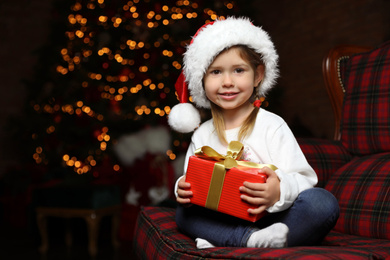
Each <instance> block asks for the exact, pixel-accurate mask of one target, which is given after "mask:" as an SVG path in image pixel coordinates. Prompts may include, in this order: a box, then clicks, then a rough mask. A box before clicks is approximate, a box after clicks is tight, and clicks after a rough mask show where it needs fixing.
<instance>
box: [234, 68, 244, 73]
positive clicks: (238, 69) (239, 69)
mask: <svg viewBox="0 0 390 260" xmlns="http://www.w3.org/2000/svg"><path fill="white" fill-rule="evenodd" d="M244 71H245V70H244V69H242V68H237V69H236V72H237V73H242V72H244Z"/></svg>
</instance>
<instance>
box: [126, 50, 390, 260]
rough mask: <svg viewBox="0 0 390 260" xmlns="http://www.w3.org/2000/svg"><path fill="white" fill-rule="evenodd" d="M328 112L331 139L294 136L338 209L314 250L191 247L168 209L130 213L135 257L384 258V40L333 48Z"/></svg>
mask: <svg viewBox="0 0 390 260" xmlns="http://www.w3.org/2000/svg"><path fill="white" fill-rule="evenodd" d="M323 74H324V78H325V83H326V86H327V90H328V94H329V97H330V100H331V103H332V107H333V109H334V114H335V122H334V123H335V135H334V140H322V139H300V140H299V143H300V145H301V148H302V150H303V152H304V153H305V155H306V157H307V159H308V161H309V162H310V164H311V165H312V166H313V168H314V169H315V170H316V172H317V174H318V177H319V184H318V185H319V186H322V187H324V188H325V189H327V190H329V191H330V192H332V193H333V194H334V195H335V196H336V198H337V199H338V201H339V204H340V218H339V220H338V222H337V224H336V226H335V227H334V229H333V230H332V231H331V232H330V233H329V234H328V236H327V237H326V238H325V239H324V241H323V243H322V244H321V245H319V246H311V247H289V248H282V249H272V248H264V249H262V248H260V249H256V248H231V247H224V248H222V247H216V248H210V249H203V250H198V249H196V247H195V243H194V241H193V240H192V239H190V238H188V237H187V236H185V235H183V234H182V233H180V232H179V231H178V230H177V227H176V224H175V220H174V215H175V209H173V208H158V207H146V208H143V209H142V211H141V212H140V214H139V216H138V222H137V225H136V231H135V239H134V253H135V255H136V257H137V258H138V259H214V258H215V259H260V258H261V259H390V177H389V176H390V175H389V174H390V42H387V43H385V44H383V45H381V46H379V47H378V48H376V49H373V50H370V49H368V48H363V47H356V46H340V47H337V48H334V49H332V50H331V51H330V52H329V54H328V55H327V57H325V59H324V61H323Z"/></svg>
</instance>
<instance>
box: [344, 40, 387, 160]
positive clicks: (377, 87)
mask: <svg viewBox="0 0 390 260" xmlns="http://www.w3.org/2000/svg"><path fill="white" fill-rule="evenodd" d="M344 66H345V67H344ZM340 72H341V73H343V75H342V79H343V80H344V85H345V98H344V107H343V111H342V122H341V141H342V143H343V145H344V146H345V147H346V148H347V149H348V150H349V151H350V152H351V153H352V154H355V155H367V154H373V153H381V152H389V151H390V116H389V114H390V42H387V43H385V44H383V45H381V46H379V47H378V48H376V49H373V50H371V51H369V52H364V53H360V54H355V55H353V56H351V57H350V58H349V59H348V60H347V61H345V62H343V63H342V64H341V68H340Z"/></svg>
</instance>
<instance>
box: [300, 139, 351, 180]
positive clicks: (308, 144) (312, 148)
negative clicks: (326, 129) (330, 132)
mask: <svg viewBox="0 0 390 260" xmlns="http://www.w3.org/2000/svg"><path fill="white" fill-rule="evenodd" d="M297 140H298V143H299V145H300V147H301V149H302V152H303V153H304V154H305V156H306V159H307V161H308V162H309V164H310V165H311V167H313V169H314V171H315V172H316V173H317V176H318V184H317V186H318V187H322V188H323V187H325V185H326V183H327V182H328V180H329V178H330V176H331V175H332V174H333V173H334V172H335V171H337V170H338V169H339V168H340V167H341V166H343V165H344V164H346V163H347V162H349V161H350V160H351V159H352V155H351V154H349V152H348V151H347V150H346V149H345V148H344V146H343V145H342V144H341V142H340V141H334V140H326V139H319V138H318V139H317V138H298V139H297Z"/></svg>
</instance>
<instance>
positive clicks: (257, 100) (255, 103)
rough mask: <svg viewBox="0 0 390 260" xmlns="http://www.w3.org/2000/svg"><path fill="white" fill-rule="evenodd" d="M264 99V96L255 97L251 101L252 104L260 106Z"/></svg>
mask: <svg viewBox="0 0 390 260" xmlns="http://www.w3.org/2000/svg"><path fill="white" fill-rule="evenodd" d="M264 100H265V97H260V98H257V99H256V100H255V102H253V106H255V107H260V106H261V104H262V103H263V101H264Z"/></svg>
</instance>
